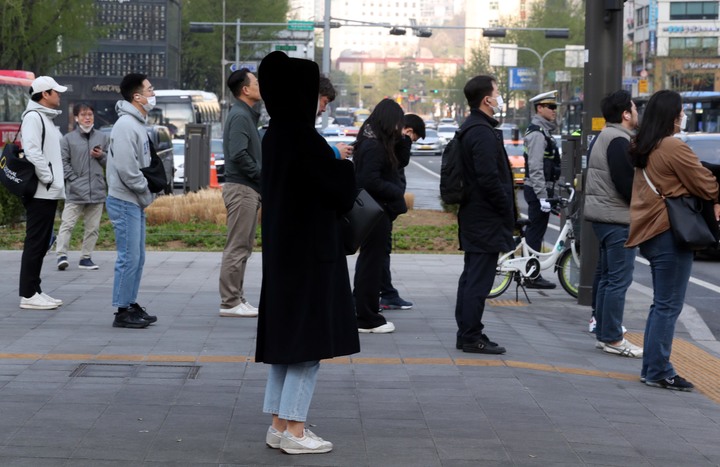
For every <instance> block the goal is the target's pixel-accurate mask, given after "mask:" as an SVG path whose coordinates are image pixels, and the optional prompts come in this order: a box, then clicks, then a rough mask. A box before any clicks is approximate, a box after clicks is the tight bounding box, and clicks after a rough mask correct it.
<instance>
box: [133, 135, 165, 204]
mask: <svg viewBox="0 0 720 467" xmlns="http://www.w3.org/2000/svg"><path fill="white" fill-rule="evenodd" d="M148 141H149V142H150V165H149V166H147V167H142V168H140V171H141V172H142V174H143V175H144V176H145V179H146V180H147V184H148V189H149V190H150V192H151V193H160V192H161V191H163V190H164V189H165V187H166V186H167V184H168V182H167V175H166V174H165V166H164V165H163V162H162V159H160V156H158V155H157V151H155V145H153V143H152V141H150V139H149V138H148Z"/></svg>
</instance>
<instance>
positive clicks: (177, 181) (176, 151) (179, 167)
mask: <svg viewBox="0 0 720 467" xmlns="http://www.w3.org/2000/svg"><path fill="white" fill-rule="evenodd" d="M172 145H173V166H174V167H175V176H174V177H173V184H174V185H175V186H183V185H184V183H185V179H184V177H185V140H184V139H174V140H172Z"/></svg>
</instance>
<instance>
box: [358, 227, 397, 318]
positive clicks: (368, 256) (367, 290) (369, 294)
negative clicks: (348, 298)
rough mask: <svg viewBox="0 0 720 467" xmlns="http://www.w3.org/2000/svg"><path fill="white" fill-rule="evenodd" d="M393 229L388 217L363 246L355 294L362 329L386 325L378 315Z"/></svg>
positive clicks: (375, 228)
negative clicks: (388, 244) (383, 275)
mask: <svg viewBox="0 0 720 467" xmlns="http://www.w3.org/2000/svg"><path fill="white" fill-rule="evenodd" d="M391 229H392V222H390V218H389V217H388V216H387V215H385V216H383V217H382V218H380V221H378V223H377V224H376V225H375V227H374V228H373V230H372V231H371V232H370V235H368V236H367V238H366V239H365V241H364V242H363V243H362V244H361V245H360V254H359V255H358V259H357V262H356V263H355V278H354V290H353V294H354V295H355V313H356V314H357V323H358V327H359V328H363V329H372V328H376V327H378V326H382V325H383V324H385V323H387V320H386V319H385V318H384V317H383V315H381V314H380V313H379V308H380V305H379V303H378V298H379V296H380V277H381V276H382V270H383V265H384V263H385V258H387V257H388V256H387V250H386V249H387V239H388V235H389V234H390V230H391Z"/></svg>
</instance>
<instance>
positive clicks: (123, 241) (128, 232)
mask: <svg viewBox="0 0 720 467" xmlns="http://www.w3.org/2000/svg"><path fill="white" fill-rule="evenodd" d="M120 93H121V94H122V97H123V100H120V101H118V102H117V104H116V105H115V111H116V112H117V114H118V115H119V118H118V120H117V122H115V125H114V126H113V129H112V133H110V148H109V151H108V159H107V184H108V197H107V201H106V204H105V207H106V209H107V212H108V217H110V221H112V224H113V228H114V229H115V244H116V247H117V261H116V262H115V280H114V282H113V295H112V305H113V306H114V307H117V313H115V321H113V327H120V328H134V329H138V328H145V327H147V326H148V325H149V324H150V323H154V322H155V321H157V317H155V316H151V315H148V314H147V313H146V312H145V308H143V307H141V306H140V305H138V303H137V295H138V290H139V289H140V279H141V277H142V272H143V266H144V264H145V208H146V207H148V206H150V203H152V201H153V194H152V193H151V192H150V189H149V188H148V183H147V180H146V179H145V176H144V175H143V174H142V172H141V171H140V169H141V168H143V167H148V166H149V165H150V139H149V138H148V134H147V129H146V127H145V123H146V120H147V114H148V112H149V111H150V110H152V108H153V107H154V106H155V90H154V88H153V87H152V84H150V81H148V79H147V76H146V75H143V74H140V73H130V74H129V75H126V76H125V77H124V78H123V80H122V82H121V83H120Z"/></svg>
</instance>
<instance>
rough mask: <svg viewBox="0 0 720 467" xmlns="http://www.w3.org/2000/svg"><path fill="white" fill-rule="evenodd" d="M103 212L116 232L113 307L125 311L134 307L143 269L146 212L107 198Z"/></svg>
mask: <svg viewBox="0 0 720 467" xmlns="http://www.w3.org/2000/svg"><path fill="white" fill-rule="evenodd" d="M105 208H106V209H107V213H108V217H109V218H110V221H111V222H112V225H113V229H115V245H116V248H117V260H116V261H115V280H114V281H113V295H112V306H114V307H118V308H126V307H127V306H128V305H130V304H131V303H137V296H138V291H139V289H140V279H141V278H142V272H143V266H144V265H145V211H143V209H142V208H141V207H140V206H138V205H137V204H133V203H130V202H127V201H123V200H121V199H117V198H113V197H112V196H108V197H107V202H106V203H105Z"/></svg>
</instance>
